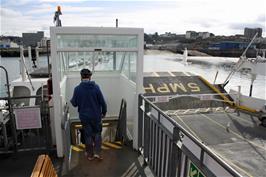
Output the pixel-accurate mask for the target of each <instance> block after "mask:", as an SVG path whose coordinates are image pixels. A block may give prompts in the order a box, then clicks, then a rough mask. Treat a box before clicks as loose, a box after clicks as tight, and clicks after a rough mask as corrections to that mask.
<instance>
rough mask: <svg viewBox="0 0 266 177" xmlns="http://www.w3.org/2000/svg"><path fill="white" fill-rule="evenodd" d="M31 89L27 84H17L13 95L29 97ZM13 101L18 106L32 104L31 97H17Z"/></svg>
mask: <svg viewBox="0 0 266 177" xmlns="http://www.w3.org/2000/svg"><path fill="white" fill-rule="evenodd" d="M30 95H31V94H30V89H29V88H28V87H25V86H15V87H14V89H13V97H21V96H23V97H27V96H30ZM13 103H14V104H15V105H16V106H29V105H30V98H23V99H15V100H13Z"/></svg>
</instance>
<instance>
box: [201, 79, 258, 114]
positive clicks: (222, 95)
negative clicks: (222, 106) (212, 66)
mask: <svg viewBox="0 0 266 177" xmlns="http://www.w3.org/2000/svg"><path fill="white" fill-rule="evenodd" d="M199 78H200V80H202V82H204V83H205V84H206V85H207V86H208V87H210V88H211V89H212V90H213V91H215V92H216V93H218V94H219V96H220V97H222V98H223V99H224V101H225V102H227V103H229V104H230V105H231V106H234V107H237V108H239V109H242V110H245V111H249V112H257V111H256V110H255V109H251V108H248V107H246V106H238V105H234V104H233V102H232V101H230V100H229V99H228V98H227V97H226V96H225V95H224V94H223V93H221V92H220V90H218V89H217V88H216V87H214V86H213V85H212V84H211V83H209V82H208V81H207V80H206V79H204V78H203V77H201V76H199Z"/></svg>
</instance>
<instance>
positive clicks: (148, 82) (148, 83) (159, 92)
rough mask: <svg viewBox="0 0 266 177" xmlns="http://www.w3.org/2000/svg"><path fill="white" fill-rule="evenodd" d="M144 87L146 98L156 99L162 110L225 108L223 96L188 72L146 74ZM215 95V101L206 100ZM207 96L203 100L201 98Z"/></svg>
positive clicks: (198, 77) (213, 97)
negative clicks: (164, 99)
mask: <svg viewBox="0 0 266 177" xmlns="http://www.w3.org/2000/svg"><path fill="white" fill-rule="evenodd" d="M145 76H146V77H144V80H143V86H144V91H145V94H144V96H145V97H149V98H150V99H154V102H156V105H157V106H158V107H159V108H161V109H162V110H165V111H166V110H177V109H198V108H210V107H224V106H225V104H224V103H223V102H222V100H223V99H222V98H221V96H220V95H219V94H218V93H217V92H216V91H215V90H214V89H213V88H211V87H210V85H208V84H206V82H205V80H203V79H202V78H201V77H200V76H197V75H193V74H191V73H187V72H153V73H145ZM207 95H213V96H212V99H217V100H221V101H214V100H211V99H206V96H207ZM167 96H172V97H173V96H176V98H171V99H169V100H166V101H156V100H155V99H156V98H158V97H167ZM203 96H205V99H204V100H202V99H201V97H203Z"/></svg>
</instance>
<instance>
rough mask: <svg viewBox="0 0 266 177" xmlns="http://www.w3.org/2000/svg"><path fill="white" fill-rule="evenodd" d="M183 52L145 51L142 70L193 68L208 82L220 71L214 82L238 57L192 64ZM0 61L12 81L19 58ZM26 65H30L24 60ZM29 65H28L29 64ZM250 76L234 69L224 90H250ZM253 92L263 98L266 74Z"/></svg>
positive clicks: (1, 86) (1, 90)
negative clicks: (186, 60) (184, 56)
mask: <svg viewBox="0 0 266 177" xmlns="http://www.w3.org/2000/svg"><path fill="white" fill-rule="evenodd" d="M182 59H183V55H179V54H174V53H171V52H166V51H150V50H149V51H146V52H145V55H144V72H158V71H166V72H168V71H183V72H192V73H195V74H198V75H201V76H203V77H204V78H205V79H207V80H208V81H209V82H211V83H213V82H214V78H215V74H216V72H217V71H219V74H218V77H217V80H216V83H223V81H224V80H225V78H226V77H227V76H228V74H229V73H230V71H231V68H232V66H233V64H234V63H235V62H237V60H238V58H225V57H188V61H189V62H192V63H191V64H184V63H182V62H181V61H182ZM39 64H40V65H42V66H44V65H47V60H46V57H45V56H43V57H40V60H39ZM0 65H3V66H4V67H6V69H7V70H8V73H9V80H10V81H12V80H14V79H16V78H18V77H19V74H20V68H19V58H4V57H2V58H0ZM27 65H29V66H30V65H31V64H30V63H27ZM29 68H30V67H29ZM0 76H1V77H0V79H1V80H0V96H5V95H6V87H5V82H6V81H5V74H4V72H3V71H0ZM250 83H251V81H250V76H249V74H246V73H240V72H237V73H236V74H235V75H234V76H233V77H232V79H231V80H230V82H229V84H228V85H227V86H226V90H228V91H229V90H230V89H234V90H237V89H238V88H237V87H238V86H241V92H242V93H243V94H244V95H248V94H249V87H250ZM253 96H254V97H257V98H262V99H266V76H262V75H258V76H257V78H256V80H255V81H254V84H253Z"/></svg>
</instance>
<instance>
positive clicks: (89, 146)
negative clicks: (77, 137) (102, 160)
mask: <svg viewBox="0 0 266 177" xmlns="http://www.w3.org/2000/svg"><path fill="white" fill-rule="evenodd" d="M81 124H82V127H83V132H84V139H85V146H86V152H87V153H88V156H93V154H94V153H95V154H99V153H100V152H101V146H102V136H101V133H102V123H101V121H95V120H89V121H86V122H81Z"/></svg>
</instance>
